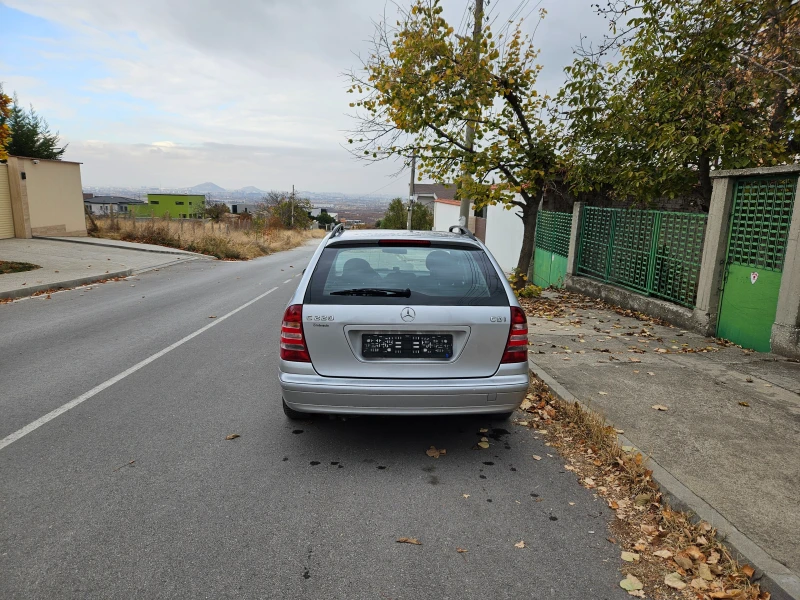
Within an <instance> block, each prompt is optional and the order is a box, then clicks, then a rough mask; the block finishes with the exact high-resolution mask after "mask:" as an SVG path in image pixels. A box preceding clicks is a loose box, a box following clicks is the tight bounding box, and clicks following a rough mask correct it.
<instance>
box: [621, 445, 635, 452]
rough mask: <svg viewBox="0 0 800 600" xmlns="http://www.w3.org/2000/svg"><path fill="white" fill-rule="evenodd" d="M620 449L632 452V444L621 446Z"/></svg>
mask: <svg viewBox="0 0 800 600" xmlns="http://www.w3.org/2000/svg"><path fill="white" fill-rule="evenodd" d="M621 450H622V451H623V452H633V446H622V448H621Z"/></svg>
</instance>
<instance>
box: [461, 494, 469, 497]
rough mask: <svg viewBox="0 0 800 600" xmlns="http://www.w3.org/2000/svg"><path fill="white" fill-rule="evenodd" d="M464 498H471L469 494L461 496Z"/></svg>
mask: <svg viewBox="0 0 800 600" xmlns="http://www.w3.org/2000/svg"><path fill="white" fill-rule="evenodd" d="M461 495H462V496H464V498H469V494H461Z"/></svg>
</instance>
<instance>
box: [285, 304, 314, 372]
mask: <svg viewBox="0 0 800 600" xmlns="http://www.w3.org/2000/svg"><path fill="white" fill-rule="evenodd" d="M281 358H282V359H283V360H291V361H294V362H311V357H310V356H309V355H308V347H307V346H306V339H305V336H304V335H303V305H302V304H292V305H291V306H290V307H288V308H287V309H286V312H284V313H283V323H281Z"/></svg>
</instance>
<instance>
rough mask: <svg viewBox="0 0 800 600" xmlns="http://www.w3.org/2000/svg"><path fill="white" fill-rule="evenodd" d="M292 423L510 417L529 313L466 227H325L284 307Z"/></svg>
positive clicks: (524, 376)
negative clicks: (322, 417)
mask: <svg viewBox="0 0 800 600" xmlns="http://www.w3.org/2000/svg"><path fill="white" fill-rule="evenodd" d="M280 383H281V390H282V393H283V410H284V412H285V413H286V415H287V416H288V417H289V418H292V419H300V418H308V416H309V415H308V413H326V414H339V415H443V414H481V413H482V414H486V413H495V414H498V415H503V416H507V415H510V414H511V413H512V412H513V411H514V409H516V408H517V407H518V406H519V404H520V403H521V402H522V399H523V398H524V397H525V394H526V392H527V389H528V325H527V320H526V318H525V313H524V312H523V311H522V309H521V308H520V306H519V303H518V302H517V299H516V297H515V296H514V292H513V291H512V289H511V287H510V286H509V284H508V281H507V280H506V278H505V277H504V275H503V272H502V270H501V269H500V267H499V266H498V264H497V262H496V261H495V259H494V257H493V256H492V255H491V254H490V253H489V251H488V250H487V249H486V246H484V245H483V244H482V243H481V242H480V240H478V239H477V238H475V236H473V235H472V234H471V233H470V232H469V231H468V230H466V229H463V228H461V227H453V228H451V231H450V232H449V233H446V232H433V231H388V230H361V231H343V230H342V229H341V226H339V227H337V228H336V229H334V231H332V232H331V233H330V234H329V235H328V236H327V237H326V238H325V239H324V240H323V241H322V243H321V244H320V246H319V248H318V249H317V251H316V252H315V253H314V256H313V257H312V259H311V262H310V263H309V265H308V268H307V269H306V271H305V273H304V274H303V277H302V279H301V280H300V284H299V286H298V288H297V290H296V291H295V294H294V296H293V297H292V299H291V300H290V302H289V306H288V307H287V308H286V312H285V314H284V316H283V324H282V326H281V340H280Z"/></svg>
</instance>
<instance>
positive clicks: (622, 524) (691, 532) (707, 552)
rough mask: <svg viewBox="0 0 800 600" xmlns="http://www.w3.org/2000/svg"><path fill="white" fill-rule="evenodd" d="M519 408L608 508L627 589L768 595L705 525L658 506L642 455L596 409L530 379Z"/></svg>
mask: <svg viewBox="0 0 800 600" xmlns="http://www.w3.org/2000/svg"><path fill="white" fill-rule="evenodd" d="M521 408H522V409H523V410H524V411H526V412H527V414H526V415H525V417H524V419H523V420H518V421H517V424H518V425H522V426H526V427H530V428H532V429H537V430H539V431H540V432H542V433H545V434H546V435H547V439H548V444H549V445H550V446H551V447H553V448H556V449H557V450H558V452H559V453H560V454H561V455H562V456H563V457H564V458H565V460H566V461H567V463H568V464H567V465H566V467H565V468H566V469H568V470H570V471H572V472H573V473H575V474H576V476H577V477H578V480H579V482H580V483H581V485H583V486H584V487H587V488H589V489H591V490H592V491H593V492H594V493H596V494H597V495H598V496H599V497H601V498H602V499H603V500H604V501H605V502H606V503H607V504H608V506H609V508H611V510H613V511H614V513H615V514H616V517H617V518H616V520H615V521H614V523H613V524H612V525H611V532H610V533H611V535H612V536H613V537H609V541H612V542H614V543H618V544H619V545H620V546H621V548H622V550H624V551H625V552H629V553H632V554H633V555H635V556H633V557H632V556H630V555H628V556H629V558H632V562H625V563H624V565H625V566H624V568H623V569H622V571H623V574H625V575H628V574H630V575H632V576H634V577H635V578H637V579H638V580H639V581H640V582H641V583H642V584H643V586H644V590H642V591H638V592H633V593H631V595H633V596H638V597H647V598H653V599H667V598H683V599H687V600H688V599H697V600H713V599H717V598H721V599H724V598H728V599H731V600H769V597H770V595H769V593H768V592H766V591H764V590H761V589H760V586H759V584H758V583H757V582H755V581H753V575H754V572H753V569H752V568H751V567H749V566H748V565H740V564H738V563H737V562H736V560H734V558H733V557H732V556H731V554H730V552H729V550H728V549H727V548H726V547H725V546H724V544H723V543H722V542H721V540H720V539H718V537H717V532H716V530H715V529H714V528H713V527H712V526H711V525H709V524H708V523H705V522H703V521H698V520H696V519H693V518H692V515H690V514H688V513H686V512H681V511H675V510H672V509H671V508H670V507H669V506H667V505H666V503H665V502H664V501H663V498H662V494H661V491H660V490H659V488H658V485H657V484H656V483H655V482H654V481H653V479H652V474H653V473H652V471H651V470H650V469H648V468H647V459H646V458H645V457H643V456H642V455H641V454H640V453H638V452H636V451H635V450H634V449H633V448H629V447H626V446H620V445H619V443H618V441H617V440H618V438H617V433H618V432H617V430H615V429H614V428H613V427H611V426H610V425H609V424H608V423H607V422H606V421H605V419H604V418H603V417H602V415H599V414H598V413H596V412H594V411H592V410H589V409H587V408H584V407H583V406H581V405H580V404H578V403H573V404H570V403H568V402H563V401H561V400H560V399H558V398H556V397H555V396H554V395H553V394H552V393H551V392H550V390H549V389H548V387H547V386H546V385H545V384H544V383H543V382H542V381H540V380H538V379H534V380H533V383H532V386H531V390H530V393H529V394H528V397H527V398H526V400H525V402H523V405H522V407H521ZM667 576H670V577H671V578H672V579H671V581H672V585H668V584H667V583H666V581H665V578H666V577H667ZM676 581H677V583H675V582H676ZM676 587H678V588H681V589H676Z"/></svg>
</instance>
